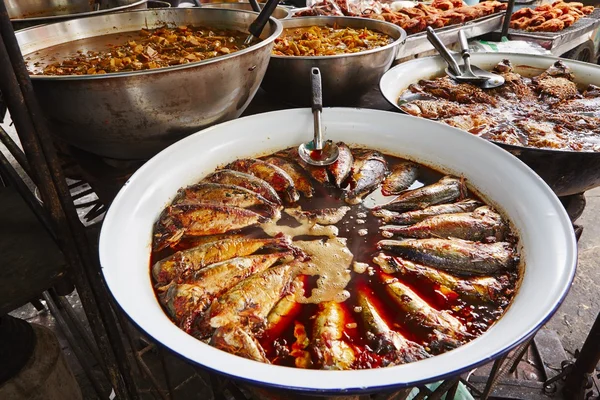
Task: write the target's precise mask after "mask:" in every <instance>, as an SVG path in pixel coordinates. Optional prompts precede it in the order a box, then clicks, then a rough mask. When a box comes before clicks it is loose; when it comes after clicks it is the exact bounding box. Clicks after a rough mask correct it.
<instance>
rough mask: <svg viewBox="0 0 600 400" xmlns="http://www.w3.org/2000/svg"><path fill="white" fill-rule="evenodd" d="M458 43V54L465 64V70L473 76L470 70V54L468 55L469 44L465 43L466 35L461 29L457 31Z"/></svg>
mask: <svg viewBox="0 0 600 400" xmlns="http://www.w3.org/2000/svg"><path fill="white" fill-rule="evenodd" d="M458 43H459V44H460V52H461V54H462V58H463V61H464V63H465V70H467V71H468V72H470V73H471V75H474V74H473V71H472V70H471V54H469V42H468V41H467V35H465V32H464V31H463V30H462V29H461V30H460V31H458Z"/></svg>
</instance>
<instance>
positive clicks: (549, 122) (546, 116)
mask: <svg viewBox="0 0 600 400" xmlns="http://www.w3.org/2000/svg"><path fill="white" fill-rule="evenodd" d="M516 69H518V70H519V71H523V72H524V73H523V75H522V76H520V79H518V80H517V79H515V77H519V74H517V73H516V72H515V73H512V75H508V77H509V78H510V79H511V81H508V80H507V82H506V83H505V84H504V85H502V86H500V87H498V88H494V89H482V91H481V93H482V95H484V96H491V98H492V99H493V100H494V101H495V102H496V104H490V103H488V102H485V101H482V100H481V99H478V98H476V97H474V96H473V95H472V94H469V93H470V92H471V90H472V89H475V90H478V89H477V88H476V87H475V86H473V85H471V84H468V83H462V84H460V85H456V86H455V88H459V87H461V88H462V89H457V93H461V92H462V95H461V97H462V99H454V98H452V97H447V95H448V92H446V90H440V87H441V86H445V87H447V86H448V85H447V82H448V81H451V79H450V78H448V77H439V78H435V79H430V80H423V81H420V82H419V83H418V84H415V85H411V86H410V87H409V88H408V89H406V90H405V91H404V92H403V93H402V94H401V95H400V98H399V99H398V102H399V107H400V108H401V109H402V110H404V111H405V112H407V113H409V114H412V115H416V116H421V117H424V118H428V119H434V120H439V121H441V122H444V123H446V124H448V125H450V126H453V127H456V128H459V129H463V130H465V131H467V132H469V133H472V134H474V135H477V136H480V137H482V138H484V139H488V140H491V141H495V142H500V143H505V144H509V145H515V146H526V147H533V148H542V149H555V150H568V151H587V152H591V151H600V111H599V110H600V94H598V93H596V92H597V89H594V88H593V87H592V86H591V85H590V87H577V88H576V89H575V90H574V92H575V93H574V95H573V96H570V97H569V96H567V95H564V94H561V95H560V96H561V97H554V96H553V95H550V94H548V93H547V92H544V91H543V89H540V88H539V87H538V86H537V85H536V83H535V80H536V78H539V77H540V76H541V75H542V73H543V71H541V70H539V69H535V70H536V72H537V74H536V75H534V74H533V73H532V71H531V70H533V69H532V68H527V67H526V66H518V67H516ZM566 70H567V71H569V70H568V68H567V69H566ZM525 74H527V75H531V76H532V78H530V77H527V76H525ZM557 78H558V79H564V78H563V77H562V76H558V77H550V79H551V80H553V82H558V81H557V80H556V79H557ZM576 78H577V77H575V79H576ZM438 84H439V86H438ZM571 84H572V83H571ZM572 85H574V84H572ZM427 86H430V88H428V87H427ZM556 86H558V84H556ZM421 90H422V91H423V93H425V94H426V95H427V96H429V98H431V101H427V102H428V103H430V104H431V103H435V102H439V101H443V102H444V103H443V104H442V105H441V107H440V109H441V110H439V111H431V108H430V106H428V105H427V106H425V107H424V108H425V111H423V112H421V111H420V110H418V109H419V108H421V110H423V108H422V107H421V104H425V103H421V101H422V100H425V99H416V100H412V99H411V93H420V92H421ZM557 91H558V92H560V90H557ZM465 99H466V100H465ZM406 102H407V103H406ZM427 102H426V103H427ZM446 102H447V103H446ZM411 103H412V104H411Z"/></svg>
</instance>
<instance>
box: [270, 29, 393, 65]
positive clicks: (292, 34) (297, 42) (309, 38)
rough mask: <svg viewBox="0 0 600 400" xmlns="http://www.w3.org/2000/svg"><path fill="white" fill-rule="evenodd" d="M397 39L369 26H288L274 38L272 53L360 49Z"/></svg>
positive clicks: (327, 53) (318, 53) (320, 53)
mask: <svg viewBox="0 0 600 400" xmlns="http://www.w3.org/2000/svg"><path fill="white" fill-rule="evenodd" d="M393 41H394V40H393V39H392V38H391V37H390V36H388V35H386V34H384V33H380V32H377V31H372V30H370V29H367V28H360V29H354V28H350V27H338V26H335V25H334V26H318V25H315V26H307V27H297V28H285V29H284V30H283V33H282V34H281V36H280V37H278V38H277V39H275V46H274V47H273V54H274V55H277V56H303V57H305V56H311V57H312V56H332V55H339V54H349V53H358V52H361V51H366V50H371V49H375V48H378V47H383V46H386V45H388V44H390V43H392V42H393Z"/></svg>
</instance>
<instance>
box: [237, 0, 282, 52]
mask: <svg viewBox="0 0 600 400" xmlns="http://www.w3.org/2000/svg"><path fill="white" fill-rule="evenodd" d="M250 4H251V5H252V9H253V10H254V11H259V10H260V6H259V5H258V3H257V2H256V1H254V3H253V2H252V1H251V2H250ZM278 4H279V0H268V1H267V4H265V8H263V9H262V11H260V14H258V17H256V19H255V20H254V21H253V22H252V23H251V24H250V27H248V32H250V35H248V37H247V38H246V40H245V41H244V44H245V45H249V44H251V43H252V42H253V41H254V40H255V38H260V34H261V33H262V31H263V29H264V28H265V25H266V24H267V22H268V21H269V18H271V14H273V11H275V8H277V5H278ZM257 9H258V10H257Z"/></svg>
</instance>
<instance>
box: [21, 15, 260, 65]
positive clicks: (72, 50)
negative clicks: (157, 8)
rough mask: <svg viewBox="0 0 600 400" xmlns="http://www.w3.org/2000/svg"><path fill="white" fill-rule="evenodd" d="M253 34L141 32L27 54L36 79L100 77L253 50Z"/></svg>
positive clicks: (182, 30) (199, 29)
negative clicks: (250, 40)
mask: <svg viewBox="0 0 600 400" xmlns="http://www.w3.org/2000/svg"><path fill="white" fill-rule="evenodd" d="M247 36H248V35H247V34H246V33H243V32H241V31H236V30H231V29H217V28H209V27H201V26H196V27H195V26H179V27H175V28H169V27H166V26H165V27H162V28H158V29H141V30H138V31H134V32H121V33H115V34H108V35H101V36H96V37H91V38H86V39H80V40H74V41H70V42H66V43H62V44H59V45H56V46H52V47H48V48H46V49H42V50H40V51H38V52H35V53H33V54H27V55H26V56H25V61H26V64H27V67H28V70H29V72H30V74H32V75H96V74H105V73H114V72H128V71H137V70H147V69H156V68H163V67H168V66H173V65H180V64H187V63H191V62H197V61H202V60H205V59H208V58H213V57H217V56H220V55H224V54H229V53H233V52H235V51H238V50H241V49H243V48H245V47H247V46H246V45H245V44H244V40H245V39H246V37H247Z"/></svg>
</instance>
